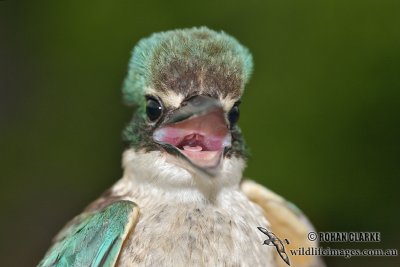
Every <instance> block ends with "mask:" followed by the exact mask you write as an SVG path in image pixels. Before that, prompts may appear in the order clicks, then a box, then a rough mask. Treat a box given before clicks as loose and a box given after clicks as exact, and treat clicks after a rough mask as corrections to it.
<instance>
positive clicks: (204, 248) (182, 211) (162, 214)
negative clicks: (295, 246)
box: [118, 191, 276, 267]
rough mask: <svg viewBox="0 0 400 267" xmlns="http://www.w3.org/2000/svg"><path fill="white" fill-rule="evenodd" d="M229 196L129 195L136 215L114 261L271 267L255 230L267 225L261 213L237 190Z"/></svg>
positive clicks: (271, 251) (268, 254)
mask: <svg viewBox="0 0 400 267" xmlns="http://www.w3.org/2000/svg"><path fill="white" fill-rule="evenodd" d="M229 195H230V196H229V197H228V198H225V199H224V201H222V202H221V203H219V204H212V203H197V202H195V203H176V202H168V203H166V202H160V199H158V200H157V201H156V200H155V199H154V200H152V199H151V198H146V199H143V198H142V199H140V198H139V199H135V197H133V198H134V199H135V200H136V201H135V202H137V204H138V205H139V207H140V211H141V214H140V219H139V222H138V223H137V225H136V227H135V229H134V230H133V231H132V232H131V233H130V234H129V235H128V238H127V239H126V241H125V243H124V248H123V250H122V251H121V254H120V256H119V260H118V265H119V266H185V267H187V266H252V267H253V266H271V267H273V266H275V265H274V263H273V259H274V256H275V253H276V252H275V251H274V248H273V247H270V246H263V245H262V242H263V240H264V239H265V238H266V237H265V236H264V235H263V234H262V233H261V232H259V231H258V229H257V226H263V227H266V226H267V225H268V223H267V221H266V220H265V218H264V216H263V215H262V213H261V211H260V210H259V208H258V207H257V206H255V205H254V204H253V203H251V202H250V201H249V200H248V199H247V198H246V197H245V196H244V195H243V194H242V193H241V192H238V191H235V192H234V193H231V194H229ZM142 197H143V195H142ZM140 200H142V201H140ZM140 202H142V203H140Z"/></svg>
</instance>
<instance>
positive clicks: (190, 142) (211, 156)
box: [153, 108, 231, 167]
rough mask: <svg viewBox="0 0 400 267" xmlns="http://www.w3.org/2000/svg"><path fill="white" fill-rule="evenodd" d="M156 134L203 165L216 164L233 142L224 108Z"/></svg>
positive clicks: (168, 126) (165, 127) (154, 136)
mask: <svg viewBox="0 0 400 267" xmlns="http://www.w3.org/2000/svg"><path fill="white" fill-rule="evenodd" d="M153 138H154V140H155V141H157V142H160V143H167V144H170V145H173V146H175V147H176V148H177V149H179V150H180V152H181V153H182V154H184V155H185V156H186V157H187V158H188V159H189V160H191V161H192V162H193V163H194V164H196V165H198V166H200V167H215V166H217V165H218V163H219V161H220V159H221V156H222V153H223V151H224V148H225V147H227V146H230V144H231V135H230V133H229V129H228V127H227V124H226V122H225V118H224V113H223V110H222V109H221V108H217V109H215V110H213V111H211V112H209V113H207V114H204V115H200V116H197V117H194V118H190V119H187V120H184V121H181V122H177V123H173V124H169V125H166V126H163V127H161V128H159V129H157V130H156V131H155V132H154V135H153Z"/></svg>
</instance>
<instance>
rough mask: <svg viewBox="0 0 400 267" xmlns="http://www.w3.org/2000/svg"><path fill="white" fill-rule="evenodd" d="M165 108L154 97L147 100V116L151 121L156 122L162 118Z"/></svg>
mask: <svg viewBox="0 0 400 267" xmlns="http://www.w3.org/2000/svg"><path fill="white" fill-rule="evenodd" d="M162 112H163V107H162V105H161V103H160V102H159V101H158V100H157V99H155V98H152V97H149V98H147V102H146V114H147V117H148V118H149V120H150V121H152V122H154V121H156V120H157V119H158V118H160V117H161V115H162Z"/></svg>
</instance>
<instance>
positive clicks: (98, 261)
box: [38, 200, 139, 267]
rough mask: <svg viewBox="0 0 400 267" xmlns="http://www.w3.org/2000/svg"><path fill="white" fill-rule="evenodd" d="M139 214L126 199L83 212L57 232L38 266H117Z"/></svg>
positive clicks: (133, 205)
mask: <svg viewBox="0 0 400 267" xmlns="http://www.w3.org/2000/svg"><path fill="white" fill-rule="evenodd" d="M138 218H139V208H138V207H137V205H136V204H135V203H133V202H131V201H126V200H121V201H117V202H114V203H112V204H110V205H108V206H106V207H105V208H104V209H102V210H99V211H94V212H89V213H83V214H82V215H80V216H78V217H76V218H75V219H74V220H73V221H72V222H71V223H70V224H68V225H67V226H66V227H65V228H64V229H63V230H62V231H61V232H60V233H59V234H58V236H57V237H56V241H55V243H54V244H53V246H52V247H51V248H50V249H49V250H48V251H47V253H46V255H45V256H44V258H43V260H42V261H41V262H40V263H39V265H38V266H39V267H47V266H57V267H61V266H62V267H64V266H76V267H78V266H92V267H100V266H104V267H108V266H114V264H115V263H116V261H117V259H118V255H119V252H120V250H121V247H122V244H123V242H124V240H125V238H126V236H127V235H128V233H129V232H130V231H131V229H132V228H133V227H134V226H135V224H136V223H137V220H138Z"/></svg>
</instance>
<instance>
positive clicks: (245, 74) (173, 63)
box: [123, 27, 253, 105]
mask: <svg viewBox="0 0 400 267" xmlns="http://www.w3.org/2000/svg"><path fill="white" fill-rule="evenodd" d="M252 68H253V60H252V56H251V54H250V52H249V50H248V49H247V48H246V47H244V46H242V45H241V44H240V43H239V42H238V41H237V40H236V39H235V38H233V37H231V36H229V35H228V34H226V33H224V32H216V31H213V30H210V29H208V28H206V27H200V28H191V29H182V30H172V31H165V32H160V33H154V34H153V35H151V36H150V37H148V38H144V39H142V40H140V41H139V43H138V44H137V45H136V46H135V47H134V49H133V52H132V57H131V60H130V62H129V69H128V75H127V77H126V79H125V82H124V85H123V98H124V101H125V103H127V104H129V105H140V104H141V103H142V102H144V98H143V97H144V94H145V89H146V88H153V89H155V90H160V91H168V90H174V91H175V92H177V93H180V94H183V95H186V94H191V93H193V91H196V90H202V91H203V93H205V94H210V95H220V96H222V97H226V96H228V95H230V97H232V98H237V97H240V95H241V94H242V93H243V89H244V85H245V84H246V83H247V81H248V80H249V77H250V74H251V72H252Z"/></svg>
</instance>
